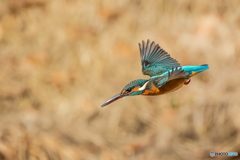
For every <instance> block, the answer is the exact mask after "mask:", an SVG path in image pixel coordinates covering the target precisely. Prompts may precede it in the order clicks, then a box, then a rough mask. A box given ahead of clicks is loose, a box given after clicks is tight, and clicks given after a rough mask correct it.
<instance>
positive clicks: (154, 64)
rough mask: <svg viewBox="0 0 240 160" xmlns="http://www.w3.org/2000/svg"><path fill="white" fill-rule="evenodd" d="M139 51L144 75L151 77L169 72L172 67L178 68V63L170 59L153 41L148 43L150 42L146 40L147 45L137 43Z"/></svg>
mask: <svg viewBox="0 0 240 160" xmlns="http://www.w3.org/2000/svg"><path fill="white" fill-rule="evenodd" d="M139 49H140V54H141V62H142V72H143V74H144V75H149V76H150V77H152V76H155V75H160V74H162V73H164V72H166V71H169V70H170V69H172V68H173V67H180V64H179V63H178V61H177V60H175V59H173V58H171V57H170V55H169V54H168V53H167V52H166V51H164V50H163V49H162V48H161V47H160V46H159V45H158V44H155V42H154V41H153V42H150V40H148V41H147V44H146V43H145V42H144V41H142V45H141V44H140V43H139Z"/></svg>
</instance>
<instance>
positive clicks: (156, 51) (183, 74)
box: [101, 39, 209, 107]
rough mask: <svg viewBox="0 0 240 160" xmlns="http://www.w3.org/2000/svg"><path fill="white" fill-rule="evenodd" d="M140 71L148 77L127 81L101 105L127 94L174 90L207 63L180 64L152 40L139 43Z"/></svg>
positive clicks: (152, 93) (157, 92)
mask: <svg viewBox="0 0 240 160" xmlns="http://www.w3.org/2000/svg"><path fill="white" fill-rule="evenodd" d="M139 49H140V57H141V64H142V73H143V74H144V75H148V76H150V78H149V79H137V80H134V81H132V82H130V83H128V84H127V85H126V86H125V87H123V89H122V90H121V92H120V93H118V94H117V95H115V96H113V97H112V98H110V99H109V100H108V101H106V102H105V103H104V104H103V105H102V106H101V107H104V106H107V105H109V104H110V103H112V102H114V101H116V100H118V99H120V98H123V97H129V96H136V95H144V96H155V95H162V94H166V93H169V92H173V91H176V90H177V89H179V88H181V87H182V86H183V85H188V84H189V83H190V82H191V77H193V76H195V75H197V74H198V73H200V72H202V71H205V70H208V69H209V66H208V64H203V65H200V66H181V65H180V63H178V61H177V60H176V59H174V58H172V57H171V56H170V54H168V53H167V52H166V51H165V50H163V49H162V48H161V47H160V46H159V44H155V42H154V41H152V42H151V41H150V40H149V39H148V40H147V43H145V41H142V45H141V44H140V43H139Z"/></svg>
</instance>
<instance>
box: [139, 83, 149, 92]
mask: <svg viewBox="0 0 240 160" xmlns="http://www.w3.org/2000/svg"><path fill="white" fill-rule="evenodd" d="M148 82H149V81H147V82H146V83H145V84H144V85H143V86H142V87H141V88H139V89H138V91H142V90H144V89H145V88H146V87H147V84H148Z"/></svg>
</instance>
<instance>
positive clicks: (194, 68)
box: [182, 64, 209, 76]
mask: <svg viewBox="0 0 240 160" xmlns="http://www.w3.org/2000/svg"><path fill="white" fill-rule="evenodd" d="M182 69H183V70H184V71H185V72H187V73H188V74H189V75H191V76H194V75H196V74H197V73H200V72H202V71H205V70H208V69H209V66H208V65H207V64H203V65H201V66H183V67H182Z"/></svg>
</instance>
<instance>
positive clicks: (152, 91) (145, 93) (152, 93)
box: [143, 85, 160, 95]
mask: <svg viewBox="0 0 240 160" xmlns="http://www.w3.org/2000/svg"><path fill="white" fill-rule="evenodd" d="M159 93H160V90H159V89H158V88H157V87H156V86H155V85H153V87H152V90H145V91H144V93H143V95H157V94H159Z"/></svg>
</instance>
